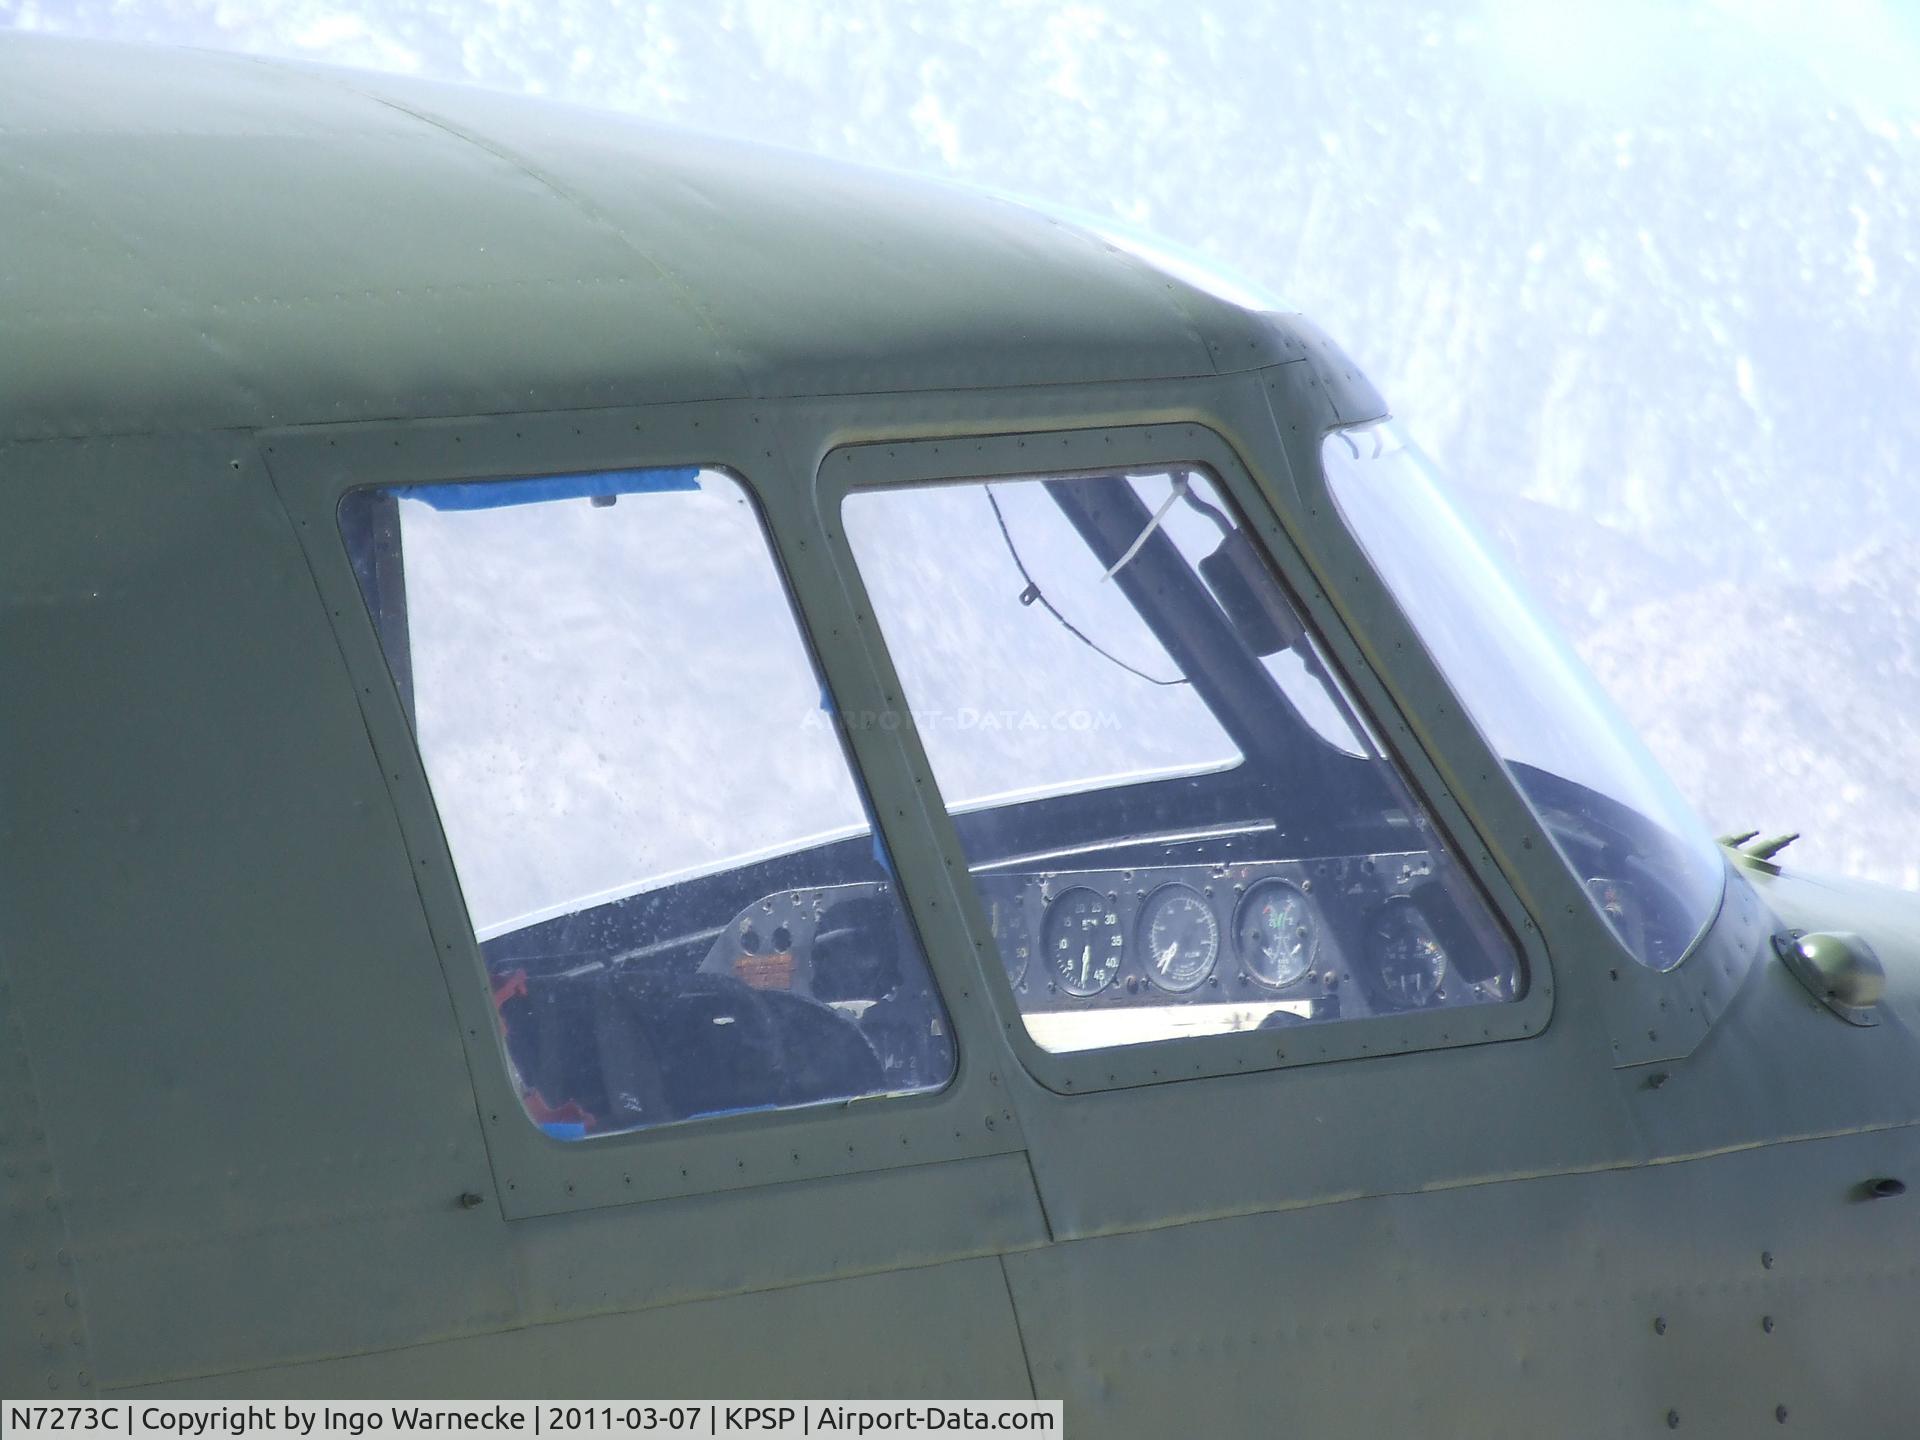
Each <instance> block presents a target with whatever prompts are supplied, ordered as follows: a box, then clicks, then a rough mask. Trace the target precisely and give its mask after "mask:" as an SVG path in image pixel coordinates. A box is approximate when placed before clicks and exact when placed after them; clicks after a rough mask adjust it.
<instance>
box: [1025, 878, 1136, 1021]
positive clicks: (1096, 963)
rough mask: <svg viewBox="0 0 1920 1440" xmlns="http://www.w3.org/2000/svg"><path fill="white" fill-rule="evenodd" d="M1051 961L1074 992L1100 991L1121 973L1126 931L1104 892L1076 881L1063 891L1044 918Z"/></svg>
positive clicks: (1043, 937)
mask: <svg viewBox="0 0 1920 1440" xmlns="http://www.w3.org/2000/svg"><path fill="white" fill-rule="evenodd" d="M1040 945H1041V948H1042V950H1044V951H1045V953H1046V957H1047V964H1049V965H1051V966H1052V967H1053V973H1054V974H1055V975H1056V976H1058V977H1059V984H1060V988H1061V989H1062V990H1064V991H1066V992H1067V993H1068V994H1069V995H1098V994H1099V993H1100V992H1101V991H1102V990H1104V989H1106V988H1107V986H1109V985H1111V984H1112V983H1113V977H1114V976H1115V975H1117V974H1119V973H1120V957H1121V956H1122V955H1123V954H1125V953H1126V946H1127V938H1126V930H1125V929H1124V928H1123V927H1122V926H1121V924H1120V916H1119V914H1118V913H1117V912H1116V911H1115V910H1114V907H1113V902H1112V901H1111V900H1109V899H1107V897H1106V896H1104V895H1102V894H1101V893H1100V892H1099V891H1098V890H1090V889H1088V888H1087V887H1086V886H1084V885H1076V886H1074V887H1073V888H1072V889H1070V890H1062V891H1061V892H1060V893H1059V894H1058V895H1056V896H1054V897H1053V903H1052V904H1051V905H1049V906H1047V913H1046V917H1045V918H1044V919H1043V920H1042V921H1041V922H1040Z"/></svg>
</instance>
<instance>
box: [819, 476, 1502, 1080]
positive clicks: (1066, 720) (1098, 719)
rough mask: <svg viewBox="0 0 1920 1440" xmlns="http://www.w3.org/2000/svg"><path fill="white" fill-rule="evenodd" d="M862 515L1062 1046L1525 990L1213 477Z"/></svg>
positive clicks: (923, 716) (919, 724)
mask: <svg viewBox="0 0 1920 1440" xmlns="http://www.w3.org/2000/svg"><path fill="white" fill-rule="evenodd" d="M843 515H844V519H845V523H846V529H847V535H848V539H849V542H850V544H851V546H852V549H853V553H854V558H855V560H856V562H857V564H858V566H859V569H860V573H861V576H862V579H863V581H864V582H865V585H866V587H867V590H868V593H869V595H870V597H871V599H872V602H873V607H874V614H875V615H876V617H877V618H878V620H879V624H880V629H881V632H882V634H883V636H884V637H885V640H886V644H887V649H888V652H889V653H890V655H891V656H892V659H893V662H894V665H895V668H896V669H897V671H898V672H899V676H900V681H901V684H902V685H903V686H904V687H905V693H906V699H907V702H908V705H909V707H910V709H911V712H912V719H913V721H914V724H915V728H916V730H917V732H918V734H919V735H920V738H921V740H922V743H923V744H924V746H925V748H926V752H927V757H928V760H929V763H930V764H931V765H932V767H933V772H934V776H935V778H936V780H937V781H938V783H939V785H940V789H941V791H942V793H943V795H944V797H945V799H946V802H947V807H948V810H949V812H950V813H951V814H952V816H953V821H954V826H955V829H956V830H957V832H958V835H959V839H960V844H961V847H962V848H963V850H964V851H965V853H966V857H967V862H968V865H969V868H970V869H971V871H972V874H973V882H974V884H975V886H976V887H977V889H978V891H979V894H980V898H981V901H982V907H983V909H984V910H985V912H986V915H987V919H988V923H989V924H990V926H991V927H992V930H993V933H994V937H995V939H996V941H997V942H998V945H999V950H1000V958H1001V961H1002V963H1003V964H1004V966H1005V968H1006V974H1007V978H1008V981H1009V983H1010V984H1011V986H1012V989H1013V995H1014V999H1015V1001H1016V1002H1017V1004H1018V1006H1019V1009H1020V1012H1021V1015H1022V1018H1023V1020H1024V1021H1025V1024H1026V1027H1027V1030H1028V1033H1029V1034H1030V1035H1031V1036H1032V1038H1033V1039H1034V1041H1035V1042H1036V1043H1037V1044H1038V1045H1039V1046H1041V1047H1042V1048H1044V1049H1046V1050H1050V1051H1056V1052H1067V1051H1079V1050H1089V1049H1100V1048H1107V1047H1112V1046H1120V1045H1131V1044H1139V1043H1144V1042H1148V1041H1155V1040H1165V1039H1170V1038H1175V1037H1180V1036H1201V1035H1214V1034H1225V1033H1230V1032H1238V1031H1246V1030H1258V1029H1279V1028H1282V1027H1290V1026H1295V1025H1304V1024H1329V1023H1334V1022H1339V1021H1356V1020H1367V1019H1369V1018H1374V1017H1384V1016H1400V1015H1406V1014H1408V1013H1411V1012H1420V1011H1449V1010H1457V1009H1459V1008H1461V1007H1470V1006H1486V1005H1497V1004H1501V1003H1503V1002H1507V1001H1511V1000H1514V999H1517V998H1518V997H1519V996H1520V994H1521V993H1522V991H1523V989H1524V973H1523V969H1522V966H1521V963H1520V959H1519V955H1518V953H1517V951H1516V948H1515V946H1514V944H1513V942H1512V940H1511V939H1510V937H1509V936H1508V935H1507V933H1506V932H1505V931H1504V930H1503V929H1502V928H1501V926H1500V925H1499V924H1498V923H1497V922H1496V920H1495V919H1494V916H1493V914H1492V912H1491V910H1490V909H1489V907H1488V905H1487V903H1486V901H1485V900H1484V899H1483V898H1482V897H1481V895H1480V893H1479V891H1478V889H1477V888H1476V886H1475V885H1474V883H1473V881H1472V879H1471V878H1470V877H1469V876H1468V875H1467V873H1466V872H1465V870H1464V869H1463V868H1462V867H1461V865H1460V864H1459V862H1458V861H1457V859H1456V858H1455V856H1454V854H1453V853H1452V851H1451V849H1450V847H1449V845H1448V843H1447V841H1446V840H1445V839H1444V838H1443V837H1442V836H1441V835H1440V834H1439V833H1438V831H1437V830H1436V828H1435V827H1434V825H1433V824H1432V822H1431V820H1430V818H1429V815H1428V812H1427V810H1426V809H1425V807H1424V806H1423V805H1422V804H1421V802H1420V801H1419V800H1418V799H1417V798H1416V797H1415V795H1414V794H1413V793H1412V791H1411V789H1410V788H1409V786H1408V784H1407V783H1406V781H1405V779H1404V777H1403V776H1402V774H1401V771H1400V768H1399V766H1398V765H1397V764H1396V763H1395V762H1394V761H1393V760H1392V759H1391V758H1390V757H1389V756H1388V755H1386V754H1385V753H1384V750H1383V747H1382V746H1381V745H1380V743H1379V742H1378V740H1377V738H1376V737H1375V736H1374V734H1373V732H1372V731H1371V729H1370V728H1369V727H1368V726H1367V724H1366V722H1365V721H1364V720H1363V718H1362V717H1361V716H1360V714H1359V712H1358V709H1357V707H1356V705H1355V703H1354V701H1353V699H1352V697H1351V695H1350V693H1349V692H1348V690H1347V688H1346V687H1345V686H1344V685H1343V684H1342V682H1341V681H1340V679H1339V677H1338V676H1337V675H1336V674H1335V673H1334V672H1333V670H1332V668H1331V666H1330V664H1329V662H1328V660H1327V658H1326V654H1325V651H1324V650H1323V648H1322V647H1321V645H1320V643H1319V642H1318V640H1317V639H1316V638H1315V637H1314V635H1313V634H1312V633H1311V632H1310V630H1309V628H1308V626H1307V625H1306V624H1305V622H1304V621H1303V619H1302V617H1301V615H1300V612H1299V611H1298V609H1297V608H1296V607H1295V605H1294V603H1293V601H1292V599H1291V598H1290V596H1289V595H1288V593H1287V591H1286V590H1285V588H1284V587H1283V586H1282V585H1281V584H1280V582H1279V580H1278V579H1277V577H1276V576H1275V574H1274V572H1273V570H1272V569H1271V567H1270V565H1269V563H1268V561H1267V560H1266V558H1265V556H1264V555H1263V553H1262V552H1261V550H1260V548H1259V545H1258V542H1257V541H1255V540H1254V539H1253V537H1252V536H1251V535H1250V534H1249V533H1248V532H1247V530H1246V529H1245V527H1244V525H1243V524H1242V522H1241V520H1240V518H1239V516H1238V514H1237V513H1236V512H1235V510H1234V507H1233V505H1232V503H1231V502H1230V501H1229V500H1228V498H1227V496H1226V494H1225V492H1224V487H1222V486H1221V485H1220V484H1219V483H1218V482H1217V480H1215V479H1214V478H1213V477H1212V476H1210V475H1209V474H1207V473H1206V472H1204V471H1202V470H1200V469H1198V468H1196V467H1176V468H1171V469H1169V468H1160V469H1150V470H1141V471H1137V472H1116V473H1107V474H1081V475H1061V476H1045V477H1034V478H1026V479H1018V478H1016V479H1006V480H993V481H978V482H953V483H945V484H939V485H918V486H901V487H889V488H884V489H873V490H857V491H855V492H853V493H852V494H850V495H849V496H848V497H847V499H846V501H845V503H844V507H843ZM1461 1028H1462V1029H1463V1030H1464V1029H1465V1028H1466V1027H1464V1026H1463V1027H1461Z"/></svg>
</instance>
